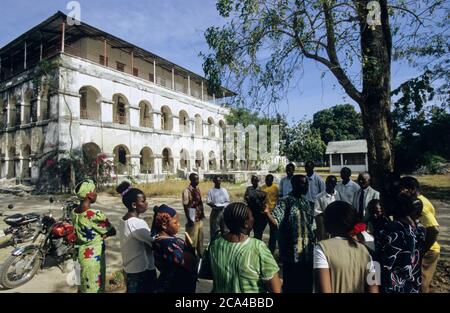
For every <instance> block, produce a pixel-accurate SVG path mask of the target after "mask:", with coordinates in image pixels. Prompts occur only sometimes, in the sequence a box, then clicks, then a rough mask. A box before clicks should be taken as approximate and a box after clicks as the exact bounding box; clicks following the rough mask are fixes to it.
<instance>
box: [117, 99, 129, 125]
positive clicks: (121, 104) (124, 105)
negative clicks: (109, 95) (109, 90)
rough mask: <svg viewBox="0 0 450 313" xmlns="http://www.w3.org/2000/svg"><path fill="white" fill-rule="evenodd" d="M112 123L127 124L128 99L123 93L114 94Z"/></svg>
mask: <svg viewBox="0 0 450 313" xmlns="http://www.w3.org/2000/svg"><path fill="white" fill-rule="evenodd" d="M113 102H114V112H113V114H114V116H113V117H114V119H113V121H114V123H118V124H129V114H128V107H129V105H128V100H127V98H125V97H124V96H123V95H114V97H113Z"/></svg>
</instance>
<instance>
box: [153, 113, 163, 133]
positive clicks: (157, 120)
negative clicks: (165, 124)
mask: <svg viewBox="0 0 450 313" xmlns="http://www.w3.org/2000/svg"><path fill="white" fill-rule="evenodd" d="M161 116H162V114H161V111H154V112H153V126H154V129H159V130H160V129H161Z"/></svg>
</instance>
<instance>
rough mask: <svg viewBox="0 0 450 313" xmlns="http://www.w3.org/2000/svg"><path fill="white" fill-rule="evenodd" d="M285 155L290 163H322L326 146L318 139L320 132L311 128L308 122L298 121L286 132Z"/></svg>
mask: <svg viewBox="0 0 450 313" xmlns="http://www.w3.org/2000/svg"><path fill="white" fill-rule="evenodd" d="M286 142H287V143H288V144H286V149H285V155H286V157H287V158H288V159H289V160H290V161H296V162H306V161H314V162H322V161H323V156H324V153H325V149H326V145H325V143H324V142H323V141H322V139H321V138H320V132H319V131H318V130H317V129H315V128H313V127H311V122H310V121H300V122H299V123H298V124H297V125H296V126H295V127H292V128H289V129H287V131H286Z"/></svg>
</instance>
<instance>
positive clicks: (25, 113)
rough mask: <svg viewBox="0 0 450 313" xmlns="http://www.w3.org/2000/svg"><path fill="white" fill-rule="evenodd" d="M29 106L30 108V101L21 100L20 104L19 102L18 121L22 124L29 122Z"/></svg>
mask: <svg viewBox="0 0 450 313" xmlns="http://www.w3.org/2000/svg"><path fill="white" fill-rule="evenodd" d="M30 108H31V105H30V103H26V102H22V104H21V109H22V110H21V113H20V117H21V121H20V123H21V124H22V125H24V124H28V123H29V122H30Z"/></svg>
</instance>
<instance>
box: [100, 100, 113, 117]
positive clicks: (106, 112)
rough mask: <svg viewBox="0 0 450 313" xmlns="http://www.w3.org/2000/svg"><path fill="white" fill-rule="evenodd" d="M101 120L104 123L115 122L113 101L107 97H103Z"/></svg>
mask: <svg viewBox="0 0 450 313" xmlns="http://www.w3.org/2000/svg"><path fill="white" fill-rule="evenodd" d="M100 106H101V110H102V112H101V114H102V116H101V121H102V122H103V123H112V122H113V108H114V106H113V102H112V101H110V100H107V99H101V104H100Z"/></svg>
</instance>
